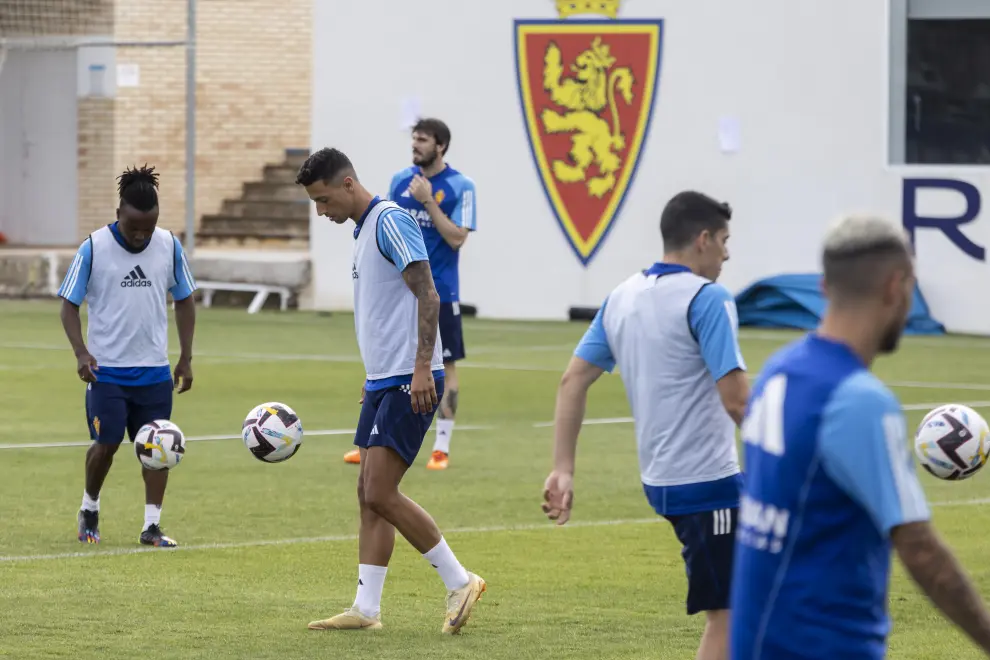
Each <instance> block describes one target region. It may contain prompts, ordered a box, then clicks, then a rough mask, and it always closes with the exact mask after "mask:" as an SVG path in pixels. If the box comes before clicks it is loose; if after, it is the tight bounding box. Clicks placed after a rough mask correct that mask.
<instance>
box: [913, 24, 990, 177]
mask: <svg viewBox="0 0 990 660" xmlns="http://www.w3.org/2000/svg"><path fill="white" fill-rule="evenodd" d="M905 103H906V108H905V161H906V162H908V163H926V164H937V165H986V164H990V19H965V20H941V19H934V20H933V19H911V20H909V21H908V29H907V94H906V98H905Z"/></svg>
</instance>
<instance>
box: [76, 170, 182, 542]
mask: <svg viewBox="0 0 990 660" xmlns="http://www.w3.org/2000/svg"><path fill="white" fill-rule="evenodd" d="M118 181H119V185H118V187H117V190H118V193H119V197H120V204H119V205H118V207H117V221H116V222H114V223H113V224H110V225H106V226H104V227H101V228H100V229H97V230H96V231H95V232H93V233H92V234H90V235H89V237H88V238H87V239H86V240H85V241H83V243H82V245H80V246H79V251H78V252H77V253H76V257H75V259H74V260H73V261H72V265H71V266H69V270H68V272H67V273H66V275H65V280H64V281H63V282H62V286H61V287H60V288H59V291H58V295H59V296H60V297H61V298H62V299H63V300H62V312H61V317H62V327H63V328H64V329H65V334H66V336H67V337H68V338H69V344H71V345H72V350H73V351H74V352H75V354H76V360H77V368H76V371H77V374H78V376H79V379H80V380H82V381H83V382H84V383H86V420H87V422H88V424H89V433H90V437H91V438H92V439H93V440H94V443H93V444H92V445H91V446H90V448H89V450H88V451H87V452H86V486H85V490H84V491H83V499H82V507H81V509H80V511H79V515H78V521H79V540H80V541H82V542H83V543H99V542H100V527H99V519H100V490H101V489H102V487H103V481H104V479H106V476H107V473H108V472H109V471H110V465H111V464H112V463H113V457H114V454H116V453H117V449H118V448H119V447H120V444H121V442H123V439H124V433H125V431H126V433H127V434H128V436H129V438H130V440H131V442H133V441H134V435H135V434H136V433H137V431H138V430H139V429H140V428H141V426H143V425H144V424H146V423H148V422H151V421H154V420H156V419H168V418H169V417H170V416H171V414H172V390H173V389H174V388H175V387H178V390H179V393H180V394H181V393H182V392H185V391H186V390H188V389H189V388H190V387H192V378H193V377H192V343H193V333H194V330H195V325H196V306H195V303H194V301H193V295H192V294H193V291H195V290H196V283H195V280H194V279H193V276H192V272H191V271H190V269H189V264H188V263H187V262H186V257H185V254H184V253H183V251H182V245H181V244H180V243H179V240H178V239H177V238H175V236H173V235H172V232H170V231H168V230H165V229H158V227H157V225H158V174H157V173H156V172H155V168H154V167H148V166H147V165H146V166H144V167H141V168H128V169H127V170H126V171H125V172H124V173H123V174H121V175H120V176H119V177H118ZM166 293H170V294H172V299H173V300H174V301H175V321H176V326H177V327H178V331H179V344H180V354H179V360H178V362H177V363H176V366H175V370H174V372H172V371H171V369H170V365H169V360H168V300H167V296H166ZM84 300H85V301H86V302H87V303H88V305H89V317H88V323H87V338H86V340H84V339H83V334H82V322H81V321H80V318H79V307H80V305H82V303H83V301H84ZM142 471H143V473H144V490H145V507H144V529H143V530H142V532H141V535H140V537H139V540H140V542H141V543H142V544H144V545H151V546H155V547H162V548H171V547H175V546H176V545H177V544H176V542H175V541H174V540H173V539H171V538H169V537H167V536H165V535H164V534H163V533H162V529H161V527H160V521H161V515H162V502H163V500H164V498H165V485H166V483H167V482H168V471H167V470H148V469H147V468H142Z"/></svg>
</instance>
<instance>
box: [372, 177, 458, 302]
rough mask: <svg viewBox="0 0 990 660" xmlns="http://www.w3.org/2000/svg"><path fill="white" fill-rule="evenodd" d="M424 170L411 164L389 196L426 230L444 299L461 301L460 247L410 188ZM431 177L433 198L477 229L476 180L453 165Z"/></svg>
mask: <svg viewBox="0 0 990 660" xmlns="http://www.w3.org/2000/svg"><path fill="white" fill-rule="evenodd" d="M421 173H422V172H421V170H420V168H419V167H407V168H406V169H404V170H402V171H401V172H399V173H398V174H396V175H395V176H394V177H392V184H391V185H390V186H389V195H388V198H389V199H390V200H391V201H393V202H395V203H396V204H398V205H399V206H401V207H402V208H404V209H406V210H407V211H408V212H409V215H411V216H412V217H413V218H414V219H415V220H416V222H418V223H419V226H420V228H421V229H422V231H423V241H424V242H425V244H426V251H427V253H428V254H429V257H430V269H431V270H432V271H433V282H434V284H435V285H436V288H437V293H438V294H440V302H458V301H460V278H459V276H458V273H457V261H458V251H457V250H455V249H453V248H452V247H450V245H449V244H448V243H447V241H445V240H444V239H443V236H441V235H440V232H439V231H437V228H436V227H434V226H433V221H432V220H431V219H430V214H429V212H427V210H426V208H425V207H424V206H423V205H422V204H420V203H419V202H417V201H416V198H415V197H413V196H412V193H410V192H409V184H410V183H412V180H413V178H414V177H415V176H416V175H417V174H421ZM429 181H430V185H432V186H433V199H435V200H436V201H437V205H438V206H439V207H440V210H441V211H443V214H444V215H446V216H447V217H448V218H450V221H451V222H453V223H454V224H455V225H457V226H458V227H463V228H464V229H467V230H469V231H474V230H475V229H476V228H477V216H476V213H475V194H474V181H472V180H471V179H470V178H468V177H466V176H464V175H463V174H461V173H460V172H458V171H457V170H455V169H454V168H453V167H450V166H449V165H448V166H447V167H445V168H444V169H443V170H441V171H440V172H438V173H436V174H434V175H433V176H431V177H429Z"/></svg>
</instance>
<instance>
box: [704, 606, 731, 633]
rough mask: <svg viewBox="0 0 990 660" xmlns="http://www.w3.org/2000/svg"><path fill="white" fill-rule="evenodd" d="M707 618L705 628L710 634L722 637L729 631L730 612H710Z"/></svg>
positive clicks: (706, 615)
mask: <svg viewBox="0 0 990 660" xmlns="http://www.w3.org/2000/svg"><path fill="white" fill-rule="evenodd" d="M705 618H706V620H705V628H706V631H707V632H709V633H710V634H715V635H722V634H725V633H726V631H728V629H729V610H727V609H726V610H708V611H707V612H705Z"/></svg>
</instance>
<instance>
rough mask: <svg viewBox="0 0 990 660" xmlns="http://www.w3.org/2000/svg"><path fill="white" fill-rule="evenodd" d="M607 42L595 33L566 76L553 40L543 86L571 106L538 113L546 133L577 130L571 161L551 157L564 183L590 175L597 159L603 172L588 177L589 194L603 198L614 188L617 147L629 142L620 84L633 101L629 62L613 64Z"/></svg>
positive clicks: (624, 95) (557, 101) (618, 160)
mask: <svg viewBox="0 0 990 660" xmlns="http://www.w3.org/2000/svg"><path fill="white" fill-rule="evenodd" d="M609 51H610V48H609V46H608V44H603V43H602V39H601V37H595V39H594V41H592V43H591V48H589V49H587V50H585V51H583V52H582V53H581V54H580V55H578V56H577V58H576V59H575V60H574V64H572V65H571V67H570V68H571V71H573V72H574V74H575V76H574V77H573V78H563V74H564V66H563V63H562V62H561V54H560V48H559V47H558V46H557V44H555V43H554V42H550V44H549V45H548V46H547V52H546V54H545V55H544V58H543V62H544V68H543V88H544V89H545V90H546V91H548V92H550V98H551V99H553V102H554V103H555V104H557V105H558V106H562V107H564V108H566V109H567V110H569V112H566V113H564V114H560V113H558V112H555V111H554V110H551V109H549V108H548V109H545V110H544V111H543V112H542V113H540V119H542V120H543V128H544V129H545V130H546V132H547V133H549V134H552V133H575V135H574V136H572V137H571V150H570V152H569V155H570V157H571V160H572V161H573V163H569V162H566V161H564V160H555V161H553V174H554V176H555V177H556V178H557V180H558V181H560V182H561V183H574V182H577V181H584V180H585V179H586V178H587V175H586V170H587V169H588V166H589V165H591V164H592V163H594V164H595V165H597V166H598V170H599V172H600V176H595V177H592V178H590V179H588V181H587V187H588V193H590V194H591V195H594V196H595V197H598V198H601V197H603V196H604V195H605V194H606V193H607V192H609V191H610V190H612V188H614V187H615V182H616V177H615V173H616V172H617V171H618V170H619V168H620V167H621V166H622V159H621V158H619V156H618V154H617V153H615V152H616V151H621V150H622V149H624V148H625V146H626V138H625V136H624V135H623V134H622V127H621V125H620V122H619V112H618V107H617V104H616V100H615V96H616V94H615V92H616V89H618V91H619V92H620V93H621V94H622V99H623V100H624V101H625V102H626V104H627V105H628V104H630V103H632V100H633V95H632V86H633V74H632V70H631V69H630V68H629V67H625V66H623V67H616V68H615V69H613V68H612V65H614V64H615V58H614V57H612V55H611V54H610V53H609ZM606 106H608V108H609V109H610V110H611V112H612V126H611V130H610V127H609V125H608V122H607V121H605V120H604V119H603V118H602V117H601V116H600V115H601V112H602V111H603V110H604V109H605V107H606Z"/></svg>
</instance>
